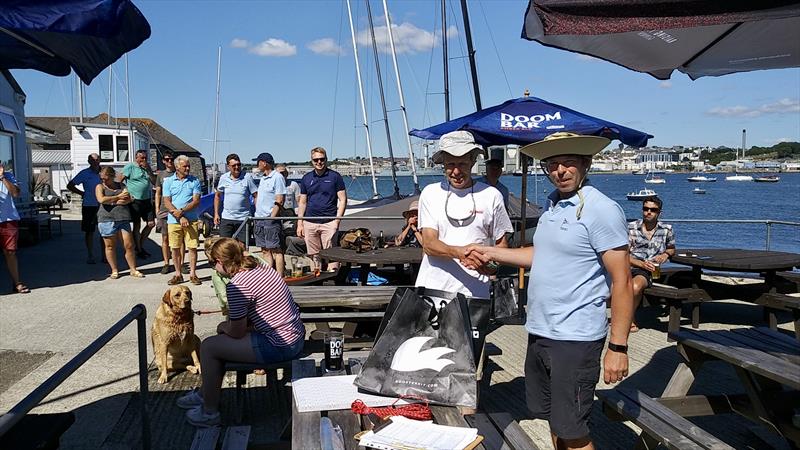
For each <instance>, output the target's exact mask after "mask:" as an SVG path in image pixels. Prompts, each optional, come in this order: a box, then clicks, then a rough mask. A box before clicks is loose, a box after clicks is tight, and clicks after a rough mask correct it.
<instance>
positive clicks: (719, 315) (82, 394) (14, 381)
mask: <svg viewBox="0 0 800 450" xmlns="http://www.w3.org/2000/svg"><path fill="white" fill-rule="evenodd" d="M61 213H62V215H63V216H64V234H63V235H62V236H58V235H56V236H54V238H53V239H50V240H45V241H43V242H41V243H39V244H37V245H35V246H33V247H27V248H23V249H21V250H20V252H19V257H20V263H21V267H20V269H21V274H22V277H23V279H24V281H25V282H26V283H27V284H28V286H29V287H30V288H31V289H32V292H31V293H30V294H27V295H19V294H13V295H2V296H0V411H6V410H8V409H9V408H10V407H11V406H13V405H14V404H16V403H17V402H18V401H19V400H21V399H22V398H24V396H25V395H27V394H28V393H30V392H31V391H32V390H33V389H35V388H36V387H37V386H38V385H39V384H41V383H42V381H44V380H45V379H46V378H47V377H48V376H50V375H51V374H52V373H53V372H55V371H56V370H57V369H58V368H60V367H61V366H62V365H63V364H64V363H65V362H67V361H68V360H69V359H71V358H72V357H74V356H75V355H76V354H77V353H78V352H79V351H80V350H82V349H83V348H85V347H86V346H87V345H88V344H89V343H90V342H92V341H93V340H94V339H96V338H97V337H98V336H99V335H100V334H102V333H103V332H104V331H105V330H106V329H107V328H108V327H109V326H111V325H112V324H113V323H115V322H116V321H117V320H119V319H120V318H121V317H122V316H124V315H125V314H127V313H128V312H129V311H130V309H131V308H132V307H133V306H134V305H136V304H139V303H142V304H144V305H145V306H146V307H147V310H148V312H149V314H150V315H151V316H150V317H148V324H147V330H148V334H149V330H150V324H151V320H152V314H153V313H154V311H155V308H156V307H157V306H158V304H159V302H160V301H161V297H162V295H163V293H164V291H165V290H166V288H167V284H166V283H167V280H168V279H169V278H170V277H171V276H172V274H171V273H170V274H169V275H160V274H159V273H158V272H159V270H160V268H161V261H160V257H152V258H150V259H149V260H147V261H145V262H144V263H143V264H142V266H141V267H140V270H142V271H143V272H144V273H145V274H146V275H147V277H146V278H144V279H135V278H131V277H128V276H125V275H127V272H123V276H122V277H121V278H120V279H118V280H111V279H108V278H107V275H108V273H109V269H108V267H107V266H106V265H104V264H96V265H87V264H86V263H85V260H86V254H85V249H84V247H83V234H82V233H81V232H80V230H79V224H78V220H77V219H78V218H77V217H75V216H70V215H69V214H64V212H61ZM152 238H155V239H160V236H159V235H154V236H152ZM147 248H148V250H149V251H150V253H152V254H154V255H159V254H160V252H159V251H158V248H159V247H158V244H157V243H156V241H155V240H154V241H153V242H152V243H151V245H149V246H148V247H147ZM201 255H202V252H201ZM120 260H121V259H120ZM200 267H201V269H200V270H199V273H198V274H199V276H200V277H201V279H202V280H203V285H202V286H191V289H192V291H193V294H194V305H193V306H194V309H216V308H217V302H216V299H215V298H214V294H213V289H212V288H211V284H210V282H209V281H208V280H209V277H210V275H211V269H210V268H208V265H207V263H206V261H205V258H204V257H202V258H201V263H200ZM0 273H2V275H3V276H5V268H4V267H3V268H0ZM5 283H7V284H6V285H5V287H8V289H7V290H4V291H2V292H8V290H10V286H8V281H5ZM3 288H4V285H2V284H0V289H3ZM704 306H705V307H704V309H703V321H702V324H701V328H703V329H713V328H731V327H737V326H749V325H753V324H760V323H761V322H760V320H761V312H760V310H759V309H758V308H757V307H755V306H753V305H749V304H744V303H739V302H714V303H712V304H708V305H704ZM219 319H220V317H219V316H217V315H204V316H199V317H196V319H195V324H196V329H197V332H198V334H200V335H207V334H209V333H211V332H213V330H214V327H215V326H216V323H217V321H218V320H219ZM715 322H721V323H715ZM640 325H641V326H642V327H643V329H642V330H641V331H640V332H638V333H636V334H634V335H632V336H631V340H630V348H631V350H630V359H631V369H632V370H631V376H630V377H629V378H628V379H627V380H625V381H624V382H623V385H624V386H625V387H629V388H636V389H639V390H642V391H644V392H645V393H647V394H649V395H653V396H656V395H658V394H659V393H660V392H661V390H662V389H663V387H664V386H665V385H666V382H667V380H668V378H669V376H670V375H671V374H672V372H673V370H674V368H675V366H676V364H677V363H678V355H677V352H676V351H675V348H674V345H672V344H668V343H667V341H666V334H665V332H666V318H665V317H663V316H662V315H661V314H660V311H659V310H658V309H655V308H651V309H648V310H646V311H645V314H644V316H643V317H640ZM782 326H784V327H788V324H786V323H784V324H782ZM488 341H489V342H493V343H494V344H495V345H497V346H498V347H499V348H501V349H502V351H503V354H502V355H499V356H494V357H492V362H491V363H490V365H489V367H488V370H489V371H490V372H491V383H492V388H491V390H490V392H489V393H487V396H486V399H487V401H486V404H485V405H484V407H486V408H489V409H496V410H504V411H509V412H511V413H512V414H513V415H514V416H515V418H517V419H518V420H520V423H521V425H522V427H523V428H524V429H525V430H526V431H527V432H528V433H529V434H530V435H531V436H532V437H533V438H534V440H535V441H536V443H537V444H538V445H539V446H540V447H541V448H543V449H544V448H550V446H551V444H550V437H549V431H548V428H547V425H546V423H545V422H543V421H541V420H528V419H527V412H526V411H525V406H524V403H523V399H522V397H523V396H522V393H523V392H524V387H523V386H524V385H523V378H522V376H523V361H524V358H525V343H526V333H525V330H524V328H523V327H521V326H505V327H502V328H501V329H499V330H497V331H495V332H493V333H492V334H490V335H489V337H488ZM136 348H137V345H136V329H135V326H133V325H131V326H129V327H128V328H126V329H125V330H124V331H123V332H122V333H120V335H119V336H117V337H116V338H115V339H114V340H112V341H111V343H110V344H109V345H107V346H106V347H105V348H104V349H103V350H101V351H100V352H99V353H98V354H97V355H96V356H95V357H94V358H92V359H91V360H89V362H88V363H87V364H86V365H84V366H83V367H82V368H81V369H80V370H78V371H77V372H76V373H75V374H74V375H73V376H72V377H70V378H69V379H68V380H67V381H66V382H65V383H64V384H62V385H61V387H60V388H58V389H57V390H56V391H55V392H53V393H52V394H51V395H50V396H49V397H48V398H47V399H46V400H45V401H44V402H43V403H42V405H41V406H40V407H39V408H38V409H37V410H36V411H38V412H50V411H70V410H73V411H75V412H76V414H77V421H76V423H75V425H73V426H72V427H71V428H70V430H69V431H68V432H67V433H66V434H65V435H64V437H63V438H62V448H67V449H83V448H85V449H96V448H101V447H102V444H103V443H104V442H106V438H107V437H108V435H109V433H110V432H111V431H112V430H113V429H114V427H115V425H117V424H118V422H119V420H120V417H121V416H122V414H123V411H124V409H125V407H126V405H128V403H129V400H130V398H131V394H132V393H134V392H136V391H137V390H138V378H137V354H136ZM148 361H152V350H151V349H150V344H149V336H148ZM262 378H263V377H262ZM699 382H701V383H703V388H704V389H710V390H711V391H717V392H721V391H723V390H728V389H731V387H732V386H736V385H737V383H738V382H737V381H736V378H735V374H733V372H732V371H729V370H726V368H725V367H720V368H719V369H718V370H717V371H712V372H710V373H709V374H708V375H707V376H705V377H703V378H702V380H699ZM608 387H609V386H605V385H604V384H603V382H602V381H601V382H600V384H599V385H598V388H600V389H607V388H608ZM178 388H182V386H177V385H176V389H178ZM169 407H172V405H171V404H170V405H169ZM698 423H700V424H701V426H704V427H706V428H709V431H712V432H713V431H717V432H718V433H720V434H719V435H721V436H725V437H726V439H732V440H733V441H734V442H735V445H736V446H737V447H742V448H743V447H744V446H745V445H747V444H746V442H749V441H751V440H752V438H753V437H754V436H755V435H761V434H764V433H762V431H763V430H761V431H760V430H758V429H754V428H753V427H751V426H750V425H749V424H748V423H747V422H745V423H740V421H739V419H737V418H734V417H725V418H724V420H710V421H708V420H705V421H703V420H698ZM591 424H592V433H593V437H594V438H595V440H596V442H597V444H598V445H599V448H604V449H605V448H630V447H631V445H632V442H633V438H634V433H633V431H632V430H631V428H629V427H628V426H627V425H625V424H620V423H611V422H609V421H608V420H607V419H605V417H604V416H603V415H602V413H601V412H600V408H599V405H598V404H597V403H596V404H595V408H594V410H593V412H592V418H591ZM732 424H733V425H734V426H731V425H732ZM162 425H163V424H162ZM153 426H159V424H154V425H153ZM176 427H177V426H176ZM176 431H177V430H176ZM734 431H735V432H736V433H738V434H737V435H736V436H732V435H733V434H734ZM180 432H181V434H182V435H183V436H191V435H192V434H193V430H192V429H191V427H189V426H188V425H185V429H184V428H181V429H180ZM765 435H766V436H767V437H769V435H768V434H765ZM190 442H191V439H190V438H189V439H188V442H186V440H185V439H184V438H181V439H174V440H171V441H170V442H168V443H167V442H164V441H162V442H154V443H153V444H154V448H180V449H185V448H188V446H189V443H190ZM750 445H752V444H750ZM776 445H780V444H776ZM106 448H110V447H109V446H108V445H106ZM114 448H120V447H119V446H115V447H114ZM756 448H758V446H756ZM778 448H780V447H778Z"/></svg>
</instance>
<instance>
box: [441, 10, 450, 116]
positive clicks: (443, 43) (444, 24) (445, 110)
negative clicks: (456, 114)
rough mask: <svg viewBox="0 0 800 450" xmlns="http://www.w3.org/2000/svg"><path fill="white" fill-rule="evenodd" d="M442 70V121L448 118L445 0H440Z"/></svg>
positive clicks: (448, 77)
mask: <svg viewBox="0 0 800 450" xmlns="http://www.w3.org/2000/svg"><path fill="white" fill-rule="evenodd" d="M442 70H443V71H444V121H445V122H447V121H449V120H450V69H449V68H448V55H447V0H442Z"/></svg>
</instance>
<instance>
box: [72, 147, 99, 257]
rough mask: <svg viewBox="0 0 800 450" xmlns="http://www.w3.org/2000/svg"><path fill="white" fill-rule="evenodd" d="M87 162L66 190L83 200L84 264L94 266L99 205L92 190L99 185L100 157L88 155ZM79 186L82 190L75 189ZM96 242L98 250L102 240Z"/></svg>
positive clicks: (93, 154) (94, 154)
mask: <svg viewBox="0 0 800 450" xmlns="http://www.w3.org/2000/svg"><path fill="white" fill-rule="evenodd" d="M88 162H89V167H87V168H85V169H83V170H81V171H80V172H78V174H77V175H75V177H74V178H73V179H72V180H70V181H69V183H67V189H69V190H70V191H71V192H73V193H75V194H78V195H80V196H81V197H82V198H83V202H82V203H81V231H83V233H84V239H85V241H86V251H87V253H88V257H87V259H86V263H87V264H95V263H96V262H97V261H95V259H94V248H93V247H94V234H95V231H96V230H97V210H98V209H100V204H99V203H98V202H97V197H96V196H95V192H94V190H95V189H94V188H95V187H96V186H97V185H98V184H100V155H98V154H97V153H92V154H90V155H89V158H88ZM79 184H80V185H82V186H83V190H80V189H78V188H77V187H76V186H77V185H79ZM98 242H100V248H101V249H102V248H103V240H102V238H100V237H99V235H98ZM101 253H102V250H101ZM103 259H104V260H105V256H103Z"/></svg>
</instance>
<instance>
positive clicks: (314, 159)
mask: <svg viewBox="0 0 800 450" xmlns="http://www.w3.org/2000/svg"><path fill="white" fill-rule="evenodd" d="M327 159H328V158H311V160H312V161H314V162H315V163H320V162H325V160H327Z"/></svg>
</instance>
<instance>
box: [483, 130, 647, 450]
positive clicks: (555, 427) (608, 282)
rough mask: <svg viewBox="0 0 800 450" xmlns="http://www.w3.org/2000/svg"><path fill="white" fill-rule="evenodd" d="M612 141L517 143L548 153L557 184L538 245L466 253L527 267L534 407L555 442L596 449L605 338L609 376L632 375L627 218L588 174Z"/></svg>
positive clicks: (545, 166) (528, 375)
mask: <svg viewBox="0 0 800 450" xmlns="http://www.w3.org/2000/svg"><path fill="white" fill-rule="evenodd" d="M608 143H609V140H608V139H606V138H603V137H598V136H580V135H576V134H572V133H564V132H559V133H554V134H552V135H550V136H548V137H547V138H545V139H544V140H543V141H540V142H537V143H534V144H529V145H526V146H525V147H523V148H521V149H520V151H521V152H523V153H524V154H526V155H528V156H531V157H533V158H536V159H539V160H540V161H541V165H542V170H543V171H544V172H545V173H547V174H548V175H549V178H550V181H551V182H552V183H553V185H554V186H555V187H556V189H555V190H554V191H553V193H552V194H551V195H550V196H548V201H549V205H548V209H547V211H545V213H544V214H542V216H541V218H540V219H539V225H538V226H537V228H536V234H535V235H534V237H533V247H525V248H515V249H504V248H500V247H481V248H475V249H473V250H471V251H469V252H468V255H473V254H474V256H476V257H479V258H480V259H481V261H482V262H484V263H488V262H490V261H495V262H499V263H503V264H511V265H516V266H520V267H530V268H531V275H530V286H528V320H527V323H526V324H525V328H526V329H527V331H528V333H529V336H528V352H527V356H526V359H525V387H526V389H525V390H526V396H527V403H528V408H529V409H530V411H531V412H532V414H533V416H534V417H535V418H537V419H544V420H547V421H548V423H549V425H550V434H551V437H552V439H553V445H554V447H555V448H568V449H579V448H594V447H593V444H592V441H591V438H590V436H589V427H588V419H589V412H590V411H591V409H592V408H591V407H592V401H593V399H594V388H595V385H596V384H597V382H598V381H599V376H600V367H601V366H600V359H601V355H602V352H603V344H604V343H605V341H606V335H607V330H608V321H607V319H606V302H607V300H608V299H609V298H610V300H611V333H610V336H608V350H607V351H606V353H605V357H604V358H603V369H604V371H603V380H604V381H605V382H606V383H616V382H619V381H622V379H623V378H625V377H626V376H628V355H627V351H628V345H627V344H628V332H629V331H630V326H631V321H632V319H633V288H632V284H631V275H630V270H629V266H628V235H627V230H628V226H627V223H626V222H625V214H624V213H623V212H622V208H621V207H620V206H619V205H618V204H617V203H616V202H614V201H613V200H611V199H609V198H608V197H606V196H605V195H603V194H602V193H601V192H600V191H598V190H597V189H595V188H594V187H593V186H591V185H590V184H589V183H588V180H587V179H586V176H587V174H588V172H589V167H590V166H591V162H592V156H594V155H595V154H597V153H598V152H600V151H601V150H602V149H603V148H604V147H605V146H606V145H608Z"/></svg>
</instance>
